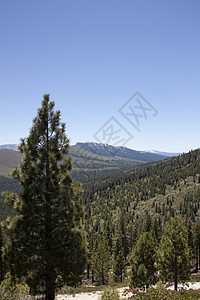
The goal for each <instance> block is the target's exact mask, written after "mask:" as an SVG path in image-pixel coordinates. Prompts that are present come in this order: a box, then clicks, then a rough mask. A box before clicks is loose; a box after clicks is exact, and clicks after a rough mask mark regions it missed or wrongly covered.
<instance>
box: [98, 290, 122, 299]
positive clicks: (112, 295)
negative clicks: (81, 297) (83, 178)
mask: <svg viewBox="0 0 200 300" xmlns="http://www.w3.org/2000/svg"><path fill="white" fill-rule="evenodd" d="M101 300H120V297H119V293H118V291H116V290H106V291H105V292H104V293H103V295H102V296H101Z"/></svg>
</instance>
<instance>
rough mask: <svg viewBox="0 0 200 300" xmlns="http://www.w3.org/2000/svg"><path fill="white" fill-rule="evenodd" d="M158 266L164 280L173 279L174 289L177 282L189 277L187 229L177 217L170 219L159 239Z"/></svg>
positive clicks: (176, 286)
mask: <svg viewBox="0 0 200 300" xmlns="http://www.w3.org/2000/svg"><path fill="white" fill-rule="evenodd" d="M158 266H159V270H160V275H161V277H162V278H163V279H164V280H165V281H172V280H173V282H174V289H175V290H177V288H178V282H185V281H187V280H189V278H190V251H189V247H188V243H187V230H186V228H185V226H184V225H183V223H182V222H181V221H180V220H179V219H178V218H177V217H175V218H173V219H171V222H170V223H169V224H168V225H167V227H166V230H165V232H164V234H163V236H162V239H161V241H160V246H159V249H158Z"/></svg>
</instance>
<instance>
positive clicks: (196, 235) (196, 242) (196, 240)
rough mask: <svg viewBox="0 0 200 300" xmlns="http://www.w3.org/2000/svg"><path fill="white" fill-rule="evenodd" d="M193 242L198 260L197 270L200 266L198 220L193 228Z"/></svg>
mask: <svg viewBox="0 0 200 300" xmlns="http://www.w3.org/2000/svg"><path fill="white" fill-rule="evenodd" d="M193 239H194V240H193V244H194V255H195V261H196V272H197V271H198V269H199V267H200V221H198V222H197V223H196V224H195V226H194V229H193Z"/></svg>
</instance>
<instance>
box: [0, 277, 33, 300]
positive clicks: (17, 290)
mask: <svg viewBox="0 0 200 300" xmlns="http://www.w3.org/2000/svg"><path fill="white" fill-rule="evenodd" d="M28 295H29V287H28V286H27V285H25V284H22V283H20V282H19V281H16V282H15V283H14V282H13V281H12V278H11V276H10V274H9V273H7V274H6V277H5V279H4V280H3V281H2V282H1V285H0V299H2V300H8V299H9V300H17V299H28Z"/></svg>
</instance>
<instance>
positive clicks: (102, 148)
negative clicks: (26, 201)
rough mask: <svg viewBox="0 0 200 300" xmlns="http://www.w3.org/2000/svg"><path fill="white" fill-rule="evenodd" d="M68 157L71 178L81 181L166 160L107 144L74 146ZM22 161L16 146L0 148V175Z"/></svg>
mask: <svg viewBox="0 0 200 300" xmlns="http://www.w3.org/2000/svg"><path fill="white" fill-rule="evenodd" d="M69 156H71V157H72V160H73V172H72V174H73V176H74V177H75V178H78V179H81V178H83V177H84V178H85V177H88V176H89V177H90V176H95V175H102V174H103V175H106V174H111V173H113V171H114V172H115V173H117V172H121V171H122V170H126V169H129V168H131V167H135V166H139V165H142V164H145V163H152V162H157V161H161V160H165V159H167V158H169V157H170V156H171V155H167V153H165V155H162V154H160V153H159V152H157V153H152V152H145V151H136V150H133V149H130V148H127V147H121V146H118V147H114V146H111V145H108V144H98V143H92V142H90V143H89V142H87V143H77V144H76V145H73V146H70V148H69ZM21 158H22V154H21V153H20V152H19V151H17V145H16V144H8V145H0V175H3V176H8V175H9V174H10V172H11V170H12V169H13V168H14V167H16V166H17V165H18V164H19V162H20V160H21Z"/></svg>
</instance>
